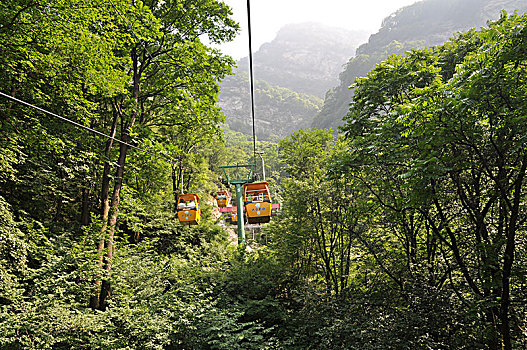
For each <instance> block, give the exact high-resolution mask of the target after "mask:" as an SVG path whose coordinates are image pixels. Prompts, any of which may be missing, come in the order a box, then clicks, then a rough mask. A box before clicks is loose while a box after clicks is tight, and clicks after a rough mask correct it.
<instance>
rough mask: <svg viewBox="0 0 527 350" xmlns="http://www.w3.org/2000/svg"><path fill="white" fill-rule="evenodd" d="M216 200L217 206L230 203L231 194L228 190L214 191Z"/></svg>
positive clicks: (224, 205) (221, 206)
mask: <svg viewBox="0 0 527 350" xmlns="http://www.w3.org/2000/svg"><path fill="white" fill-rule="evenodd" d="M216 202H217V203H218V207H220V208H223V207H226V206H228V205H229V204H231V194H230V192H228V191H221V192H218V193H216Z"/></svg>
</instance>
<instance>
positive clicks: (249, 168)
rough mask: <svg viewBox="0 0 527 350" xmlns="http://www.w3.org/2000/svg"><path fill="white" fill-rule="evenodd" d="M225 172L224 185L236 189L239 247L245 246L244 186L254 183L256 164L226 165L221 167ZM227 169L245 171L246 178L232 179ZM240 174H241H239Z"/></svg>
mask: <svg viewBox="0 0 527 350" xmlns="http://www.w3.org/2000/svg"><path fill="white" fill-rule="evenodd" d="M220 169H222V170H223V174H224V175H225V179H224V180H223V184H224V185H226V186H230V185H234V186H235V188H236V213H237V215H238V245H245V226H244V219H243V217H244V215H243V200H244V192H243V190H242V186H243V185H245V184H248V183H249V182H251V181H252V178H253V171H254V164H243V165H238V164H237V165H224V166H220ZM227 169H245V170H246V172H247V174H246V176H245V177H242V176H239V178H236V179H234V178H231V177H230V176H229V174H228V173H227ZM234 173H237V171H235V172H234ZM238 173H239V172H238Z"/></svg>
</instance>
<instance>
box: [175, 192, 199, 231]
mask: <svg viewBox="0 0 527 350" xmlns="http://www.w3.org/2000/svg"><path fill="white" fill-rule="evenodd" d="M177 217H178V219H179V222H180V223H182V224H183V225H197V224H199V220H200V219H201V207H200V205H199V197H198V195H197V194H193V193H189V194H180V195H179V196H178V204H177Z"/></svg>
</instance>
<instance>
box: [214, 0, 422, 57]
mask: <svg viewBox="0 0 527 350" xmlns="http://www.w3.org/2000/svg"><path fill="white" fill-rule="evenodd" d="M223 1H224V2H225V3H226V4H227V5H229V6H230V7H231V8H232V9H233V12H234V19H235V20H236V21H237V22H238V23H239V24H240V26H241V32H240V34H239V35H238V37H237V38H236V39H235V40H234V41H233V42H230V43H227V44H223V45H221V46H220V48H221V50H222V51H223V52H224V53H226V54H229V55H231V56H233V57H234V58H235V59H239V58H241V57H244V56H247V55H248V52H249V48H248V47H249V46H248V45H249V44H248V38H247V0H223ZM417 1H418V0H251V2H250V4H251V27H252V43H253V45H252V46H253V52H255V51H258V49H259V48H260V46H261V45H262V44H263V43H266V42H269V41H271V40H273V39H274V37H275V36H276V33H277V32H278V30H279V29H280V28H282V27H283V26H284V25H286V24H289V23H301V22H320V23H323V24H326V25H329V26H333V27H341V28H346V29H351V30H364V31H367V32H369V33H375V32H377V30H378V29H379V28H380V26H381V22H382V20H383V19H384V18H385V17H387V16H389V15H390V14H392V13H393V12H394V11H396V10H397V9H399V8H401V7H403V6H407V5H411V4H413V3H415V2H417Z"/></svg>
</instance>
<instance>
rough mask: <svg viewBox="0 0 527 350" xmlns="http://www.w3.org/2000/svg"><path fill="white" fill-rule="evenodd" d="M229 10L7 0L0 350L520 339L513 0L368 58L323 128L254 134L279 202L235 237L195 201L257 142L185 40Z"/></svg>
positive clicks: (523, 335)
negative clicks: (343, 104)
mask: <svg viewBox="0 0 527 350" xmlns="http://www.w3.org/2000/svg"><path fill="white" fill-rule="evenodd" d="M231 15H232V13H231V10H230V9H229V8H228V7H227V6H226V5H225V4H224V3H223V2H221V1H216V0H199V1H193V2H190V1H180V0H173V1H159V2H158V1H155V0H154V1H145V2H134V3H130V2H128V1H125V0H111V1H106V0H97V1H92V2H90V3H86V2H82V3H81V2H79V1H77V0H52V1H47V3H46V4H45V5H43V4H41V3H38V2H34V1H31V0H8V1H3V2H2V3H1V4H0V75H1V79H0V92H2V94H3V95H2V96H0V116H1V118H0V147H1V152H0V170H1V171H0V329H2V332H0V349H519V348H525V347H527V323H526V320H527V308H526V305H525V300H526V297H527V269H526V266H527V240H526V231H525V225H526V221H527V211H526V203H527V197H526V190H525V184H526V180H525V174H526V171H527V144H526V142H527V141H526V140H527V139H526V137H525V135H526V134H527V130H525V129H526V125H527V123H526V120H525V119H526V118H527V102H526V101H527V80H526V79H527V74H526V69H527V40H526V39H527V15H518V14H514V15H511V16H508V15H507V14H503V16H502V17H501V18H500V19H499V20H497V21H495V22H490V23H489V25H488V27H486V28H483V29H481V30H475V29H474V30H471V31H468V32H466V33H459V34H457V35H456V36H454V37H453V38H451V39H450V40H449V41H447V42H446V43H444V44H443V45H439V46H436V47H433V48H426V49H413V50H411V51H408V52H406V53H404V54H403V55H394V56H390V57H389V58H388V59H387V60H385V61H383V62H381V63H379V64H378V65H376V67H375V68H374V69H373V70H371V71H370V72H369V73H368V74H367V75H366V76H365V77H364V78H361V79H358V80H357V81H356V82H355V86H354V88H355V97H354V100H353V102H352V104H351V105H350V108H349V112H348V114H347V116H346V117H345V120H344V122H345V125H344V126H343V128H342V129H341V130H340V131H341V135H340V136H339V137H338V138H335V137H334V135H333V134H332V131H331V130H305V129H301V130H298V131H296V132H294V133H293V134H292V135H291V136H288V137H286V138H284V139H283V140H281V141H280V142H278V143H277V144H276V143H272V142H258V143H257V145H258V148H259V149H262V150H265V156H266V169H267V175H268V179H267V180H268V181H269V183H270V184H271V186H272V188H273V198H276V199H277V200H279V201H280V204H281V211H280V212H279V214H278V215H277V216H274V217H273V219H272V222H271V223H270V224H268V225H264V226H263V227H262V228H261V230H262V234H261V235H260V236H255V239H254V240H253V241H251V242H249V244H248V246H247V247H245V246H241V247H236V245H235V244H234V243H233V239H232V237H231V238H229V234H230V233H232V229H229V228H228V227H227V226H226V225H225V224H224V223H223V222H222V221H221V219H218V216H217V208H216V207H215V205H214V201H213V199H212V196H211V194H213V193H215V192H216V191H218V190H219V189H221V188H222V184H221V183H220V182H219V180H218V175H219V174H220V173H219V168H218V167H219V166H220V165H225V164H235V163H242V162H246V161H251V155H252V151H253V149H252V140H250V139H248V138H247V137H246V136H244V135H242V134H239V133H235V132H232V131H230V130H228V129H225V130H223V129H222V128H221V124H222V122H223V120H224V116H223V115H222V114H221V113H220V110H219V108H218V107H217V105H216V103H217V95H218V93H219V87H218V82H219V81H221V80H222V79H224V78H225V77H226V76H227V75H228V74H229V73H230V72H231V67H232V65H233V61H232V59H231V58H229V57H228V56H224V55H223V54H222V53H221V52H219V51H217V50H215V49H211V48H209V47H207V46H206V45H205V44H204V43H203V42H202V41H201V39H202V38H203V36H207V37H208V38H209V40H211V41H212V42H222V41H228V40H231V39H232V38H233V36H234V35H235V34H236V32H237V30H238V25H237V24H236V23H235V22H234V21H233V20H232V19H231ZM15 99H19V100H23V101H26V102H28V103H30V104H31V105H34V106H38V107H40V108H43V109H45V110H47V111H49V112H52V113H54V114H55V115H60V116H63V117H67V118H68V119H70V120H72V121H74V122H76V123H78V124H80V125H82V126H84V127H86V128H91V129H93V130H96V131H98V132H99V133H102V134H107V135H110V136H112V137H111V138H106V137H103V136H101V134H94V133H90V132H88V131H87V130H83V129H79V128H77V127H76V126H75V125H73V124H71V123H67V122H65V121H64V120H61V119H58V118H56V117H55V116H54V115H52V114H49V113H44V112H42V111H41V110H37V109H35V108H31V107H29V106H28V105H24V104H20V103H18V102H17V100H15ZM129 145H132V146H134V147H130V146H129ZM137 147H139V148H141V149H142V150H145V151H148V153H145V152H141V151H140V150H138V149H137ZM253 161H254V160H253ZM189 192H190V193H197V194H199V195H200V197H201V198H202V202H201V203H202V207H203V208H202V210H203V214H202V215H203V218H202V221H201V222H200V224H199V225H197V226H194V227H187V226H183V225H181V224H180V223H179V222H178V220H177V215H176V214H175V203H176V198H177V196H178V195H179V194H181V193H189ZM246 248H250V249H246Z"/></svg>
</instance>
